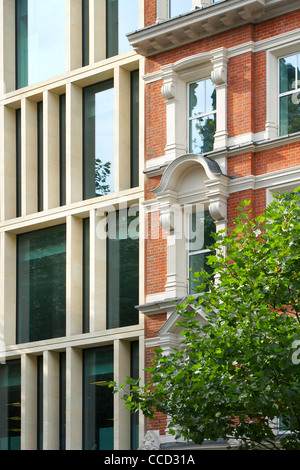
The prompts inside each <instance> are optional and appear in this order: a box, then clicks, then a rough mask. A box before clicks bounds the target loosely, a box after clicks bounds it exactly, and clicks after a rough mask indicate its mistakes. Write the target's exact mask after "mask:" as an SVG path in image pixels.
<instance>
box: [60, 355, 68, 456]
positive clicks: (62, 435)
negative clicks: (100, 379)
mask: <svg viewBox="0 0 300 470" xmlns="http://www.w3.org/2000/svg"><path fill="white" fill-rule="evenodd" d="M65 448H66V353H65V352H62V353H60V355H59V450H65Z"/></svg>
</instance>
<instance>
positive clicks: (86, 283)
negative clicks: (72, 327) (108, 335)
mask: <svg viewBox="0 0 300 470" xmlns="http://www.w3.org/2000/svg"><path fill="white" fill-rule="evenodd" d="M82 265H83V333H88V332H89V313H90V219H84V220H83V260H82Z"/></svg>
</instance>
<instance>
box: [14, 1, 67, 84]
mask: <svg viewBox="0 0 300 470" xmlns="http://www.w3.org/2000/svg"><path fill="white" fill-rule="evenodd" d="M65 24H66V12H65V2H64V1H61V0H43V1H42V2H41V1H40V0H16V58H17V61H16V62H17V64H16V73H17V80H16V82H17V88H20V87H23V86H26V85H32V84H34V83H37V82H39V81H42V80H46V79H48V78H51V77H54V76H56V75H59V74H61V73H64V72H65V70H66V53H65V49H66V47H65V45H66V26H65Z"/></svg>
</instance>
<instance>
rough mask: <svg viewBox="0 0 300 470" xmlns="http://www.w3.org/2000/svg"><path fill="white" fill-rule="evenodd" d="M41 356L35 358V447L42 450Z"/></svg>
mask: <svg viewBox="0 0 300 470" xmlns="http://www.w3.org/2000/svg"><path fill="white" fill-rule="evenodd" d="M43 383H44V382H43V356H38V358H37V449H38V450H43V388H44V387H43Z"/></svg>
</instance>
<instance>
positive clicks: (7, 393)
mask: <svg viewBox="0 0 300 470" xmlns="http://www.w3.org/2000/svg"><path fill="white" fill-rule="evenodd" d="M20 445H21V361H20V360H16V361H7V362H6V363H5V364H0V450H20Z"/></svg>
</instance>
